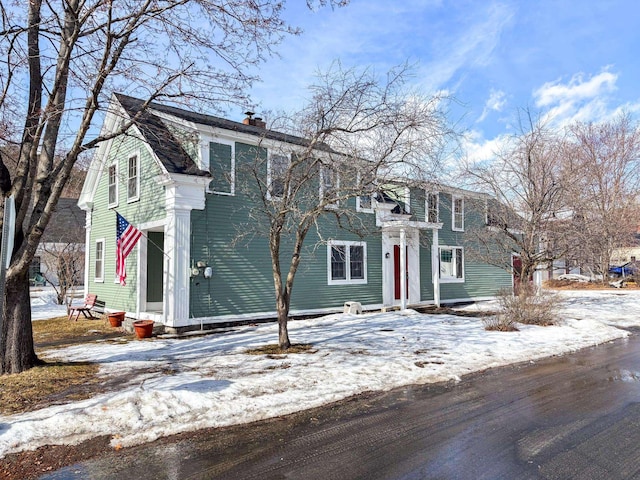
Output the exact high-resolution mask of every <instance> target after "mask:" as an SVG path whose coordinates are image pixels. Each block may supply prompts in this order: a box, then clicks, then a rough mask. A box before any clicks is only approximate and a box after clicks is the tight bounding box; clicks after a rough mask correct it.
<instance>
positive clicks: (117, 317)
mask: <svg viewBox="0 0 640 480" xmlns="http://www.w3.org/2000/svg"><path fill="white" fill-rule="evenodd" d="M124 314H125V312H111V313H109V314H108V315H107V316H108V317H109V323H110V324H111V326H112V327H119V326H121V325H122V322H123V321H124Z"/></svg>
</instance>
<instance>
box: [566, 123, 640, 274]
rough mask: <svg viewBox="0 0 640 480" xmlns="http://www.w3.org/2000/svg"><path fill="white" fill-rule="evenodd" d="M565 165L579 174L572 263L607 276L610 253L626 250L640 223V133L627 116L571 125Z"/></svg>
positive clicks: (574, 189)
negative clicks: (616, 249)
mask: <svg viewBox="0 0 640 480" xmlns="http://www.w3.org/2000/svg"><path fill="white" fill-rule="evenodd" d="M570 132H571V141H572V142H571V147H572V148H571V153H570V155H568V156H567V158H566V161H567V163H568V164H570V167H569V168H571V169H573V170H575V171H579V172H580V175H577V176H576V179H575V182H574V183H573V185H572V186H573V192H572V202H571V203H572V205H573V211H574V214H575V222H574V224H575V227H576V228H574V230H573V235H574V242H573V243H574V245H575V247H576V252H577V255H575V256H576V261H577V262H579V263H580V264H582V265H588V266H590V267H592V268H593V269H594V270H595V272H596V273H600V274H602V275H603V278H606V275H607V271H608V268H609V263H610V261H611V254H612V252H613V250H614V249H615V248H620V247H626V246H629V245H630V244H631V242H632V241H633V235H634V234H635V232H636V231H637V228H638V225H639V224H640V215H639V213H640V212H639V208H638V207H639V204H638V194H639V193H640V130H639V129H638V126H637V125H636V124H634V123H633V122H632V121H631V118H630V116H629V115H628V114H621V115H619V116H618V117H616V118H615V119H613V120H611V121H607V122H602V123H576V124H574V125H572V126H571V128H570Z"/></svg>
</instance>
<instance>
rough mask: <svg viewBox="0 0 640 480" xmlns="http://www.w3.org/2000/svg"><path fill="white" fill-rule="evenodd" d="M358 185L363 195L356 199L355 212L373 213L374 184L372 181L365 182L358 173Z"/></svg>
mask: <svg viewBox="0 0 640 480" xmlns="http://www.w3.org/2000/svg"><path fill="white" fill-rule="evenodd" d="M358 185H359V186H360V188H361V190H360V191H361V192H364V193H363V195H358V196H357V197H356V212H363V213H373V194H374V192H375V183H374V181H373V180H367V179H365V177H364V176H363V175H362V174H361V173H358Z"/></svg>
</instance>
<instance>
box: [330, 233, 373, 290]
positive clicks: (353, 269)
mask: <svg viewBox="0 0 640 480" xmlns="http://www.w3.org/2000/svg"><path fill="white" fill-rule="evenodd" d="M327 281H328V284H329V285H345V284H346V285H356V284H364V283H367V244H366V242H346V241H338V240H331V241H330V242H329V243H328V245H327Z"/></svg>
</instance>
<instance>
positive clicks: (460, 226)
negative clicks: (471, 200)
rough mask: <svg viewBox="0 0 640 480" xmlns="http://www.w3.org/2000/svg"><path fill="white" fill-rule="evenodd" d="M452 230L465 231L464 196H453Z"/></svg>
mask: <svg viewBox="0 0 640 480" xmlns="http://www.w3.org/2000/svg"><path fill="white" fill-rule="evenodd" d="M451 230H454V231H457V232H462V231H464V199H463V198H462V197H452V198H451Z"/></svg>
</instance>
